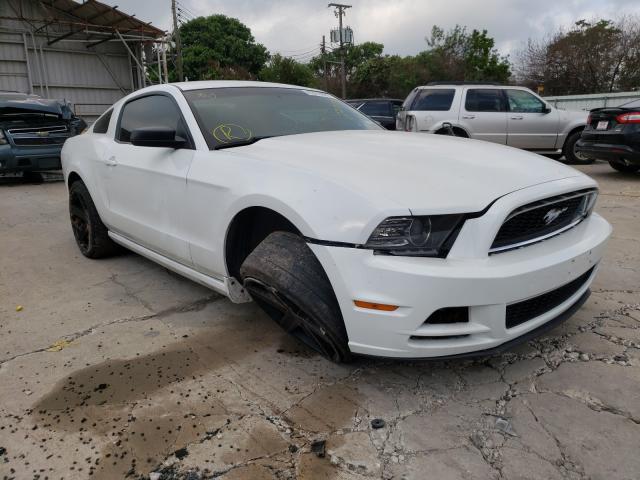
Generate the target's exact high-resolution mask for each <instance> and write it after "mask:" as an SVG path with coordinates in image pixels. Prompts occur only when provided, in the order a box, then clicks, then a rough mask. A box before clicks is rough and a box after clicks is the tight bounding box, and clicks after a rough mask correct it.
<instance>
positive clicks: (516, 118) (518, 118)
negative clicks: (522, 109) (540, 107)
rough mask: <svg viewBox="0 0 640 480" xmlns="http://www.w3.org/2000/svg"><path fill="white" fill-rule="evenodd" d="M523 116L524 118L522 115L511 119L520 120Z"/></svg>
mask: <svg viewBox="0 0 640 480" xmlns="http://www.w3.org/2000/svg"><path fill="white" fill-rule="evenodd" d="M523 118H524V117H523V116H519V117H511V120H522V119H523Z"/></svg>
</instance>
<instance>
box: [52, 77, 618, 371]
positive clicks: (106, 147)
mask: <svg viewBox="0 0 640 480" xmlns="http://www.w3.org/2000/svg"><path fill="white" fill-rule="evenodd" d="M62 164H63V168H64V174H65V180H66V182H67V185H68V187H69V209H70V216H71V223H72V227H73V233H74V235H75V238H76V241H77V244H78V246H79V247H80V250H81V251H82V253H83V254H84V255H85V256H87V257H90V258H98V257H103V256H106V255H108V254H110V253H112V252H114V251H115V250H116V244H119V245H122V246H124V247H126V248H128V249H130V250H133V251H135V252H137V253H139V254H141V255H144V256H145V257H148V258H150V259H151V260H153V261H155V262H158V263H160V264H162V265H164V266H165V267H167V268H169V269H171V270H174V271H176V272H178V273H180V274H182V275H184V276H185V277H188V278H190V279H192V280H194V281H196V282H199V283H201V284H203V285H206V286H207V287H210V288H212V289H213V290H216V291H218V292H221V293H223V294H224V295H227V296H228V297H229V298H230V299H231V300H232V301H234V302H244V301H249V300H251V299H253V300H255V301H256V302H257V303H258V304H259V305H260V306H261V307H262V308H263V309H264V310H265V311H266V313H267V314H269V315H270V316H271V317H272V318H273V319H274V320H275V321H276V322H278V323H279V324H280V325H281V326H282V327H283V328H284V329H285V330H286V331H287V332H289V333H291V334H292V335H294V336H296V337H297V338H298V339H299V340H301V341H302V342H304V343H306V344H307V345H308V346H310V347H312V348H314V349H316V350H318V351H319V352H320V353H322V354H323V355H325V356H326V357H328V358H330V359H332V360H334V361H346V360H348V359H349V358H350V356H351V355H352V354H353V353H358V354H367V355H379V356H388V357H405V358H407V357H409V358H411V357H413V358H416V357H439V358H443V357H455V356H464V355H470V354H487V353H493V352H497V351H500V350H502V349H505V348H508V347H510V346H511V345H513V344H515V343H517V342H519V341H523V340H525V339H527V338H531V337H533V336H534V335H538V334H540V333H541V332H542V331H545V330H546V329H548V328H551V327H552V326H554V325H556V324H557V323H558V322H560V321H561V320H563V319H565V318H567V317H568V316H570V315H571V314H572V313H573V312H575V311H576V310H577V309H578V308H579V307H580V306H581V305H582V303H584V301H585V300H586V298H587V296H588V294H589V290H588V289H589V285H590V284H591V282H592V280H593V277H594V275H595V272H596V270H597V267H598V262H599V261H600V259H601V258H602V255H603V250H604V247H605V244H606V242H607V239H608V237H609V235H610V233H611V227H610V226H609V224H608V223H607V222H606V221H605V220H604V219H603V218H602V217H600V216H599V215H597V214H595V213H592V209H593V205H594V203H595V200H596V196H597V186H596V183H595V182H594V181H593V180H592V179H590V178H589V177H587V176H586V175H583V174H582V173H580V172H578V171H576V170H574V169H572V168H570V167H567V166H565V165H562V164H560V163H558V162H555V161H552V160H548V159H545V158H543V157H541V156H538V155H535V154H532V153H527V152H524V151H520V150H516V149H512V148H508V147H503V146H498V145H495V144H491V143H484V142H480V141H474V140H468V139H460V138H452V137H443V136H422V135H410V134H406V133H402V132H388V131H385V130H383V129H381V128H380V127H379V126H378V125H377V124H375V123H374V122H372V121H371V120H369V119H368V118H367V117H365V116H364V115H362V114H361V113H359V112H357V111H356V110H354V109H353V108H351V107H349V106H348V105H346V104H344V103H343V102H341V101H340V100H338V99H337V98H335V97H333V96H331V95H328V94H326V93H324V92H320V91H317V90H313V89H307V88H302V87H293V86H290V85H278V84H268V83H259V82H232V81H217V82H214V81H210V82H189V83H180V84H171V85H159V86H153V87H149V88H145V89H143V90H139V91H136V92H134V93H132V94H130V95H129V96H127V97H125V98H123V99H122V100H120V101H119V102H118V103H116V104H115V105H114V106H113V108H111V109H110V110H108V111H107V112H106V113H105V114H104V115H103V116H102V117H101V118H100V119H98V120H97V121H96V122H95V124H94V125H93V126H92V128H91V129H90V130H89V131H87V132H86V133H85V134H83V135H79V136H76V137H73V138H71V139H69V140H67V142H66V143H65V145H64V149H63V152H62Z"/></svg>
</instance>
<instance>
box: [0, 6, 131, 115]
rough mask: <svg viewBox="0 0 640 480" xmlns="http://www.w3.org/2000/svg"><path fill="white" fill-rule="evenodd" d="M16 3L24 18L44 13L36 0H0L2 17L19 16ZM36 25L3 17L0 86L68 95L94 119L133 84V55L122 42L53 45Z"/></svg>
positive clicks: (0, 22)
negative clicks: (93, 46) (130, 54)
mask: <svg viewBox="0 0 640 480" xmlns="http://www.w3.org/2000/svg"><path fill="white" fill-rule="evenodd" d="M18 4H19V5H18ZM17 8H20V9H21V13H22V15H23V16H24V17H26V18H44V16H45V15H46V11H45V10H44V9H43V7H42V6H41V5H40V3H39V2H38V1H37V0H21V1H17V2H16V1H13V2H10V1H9V0H0V16H17V15H16V9H17ZM51 28H54V27H51ZM51 28H50V29H49V32H50V33H51ZM33 30H36V28H35V26H34V25H29V24H28V23H27V22H20V21H13V20H6V19H0V90H5V91H17V92H22V93H35V94H37V95H41V96H43V97H47V98H58V99H66V100H67V101H69V102H70V103H71V104H73V106H74V109H75V111H76V114H78V115H81V116H83V117H84V118H85V119H86V120H87V121H88V122H92V121H93V120H95V119H96V118H97V117H98V116H99V115H100V114H102V112H104V111H105V110H106V109H107V108H108V107H109V105H111V104H113V103H114V102H116V101H117V100H118V99H120V98H122V97H123V96H124V95H126V94H128V93H130V92H131V91H133V90H134V89H135V85H136V81H135V80H134V78H133V74H132V64H131V61H130V57H129V55H128V53H127V51H126V49H125V48H124V46H123V45H122V44H121V43H116V42H105V43H103V44H101V45H98V46H96V47H95V48H91V49H87V48H86V46H85V45H86V44H85V43H82V42H76V41H71V40H62V41H59V42H56V43H54V44H53V45H51V46H49V45H47V42H48V41H49V39H50V38H51V37H49V38H47V37H46V36H45V35H44V34H43V33H42V32H37V33H36V34H35V35H32V34H31V32H32V31H33ZM34 43H35V45H34Z"/></svg>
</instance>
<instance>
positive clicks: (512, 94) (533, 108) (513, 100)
mask: <svg viewBox="0 0 640 480" xmlns="http://www.w3.org/2000/svg"><path fill="white" fill-rule="evenodd" d="M507 99H508V100H509V111H511V112H515V113H542V112H543V111H544V109H545V107H546V105H545V104H544V103H543V102H542V101H540V100H539V99H538V98H536V97H535V96H533V95H531V94H530V93H529V92H525V91H523V90H507Z"/></svg>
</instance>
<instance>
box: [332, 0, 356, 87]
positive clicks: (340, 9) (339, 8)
mask: <svg viewBox="0 0 640 480" xmlns="http://www.w3.org/2000/svg"><path fill="white" fill-rule="evenodd" d="M328 6H329V7H335V9H336V10H335V14H336V17H338V28H339V33H340V70H341V74H340V76H341V77H342V78H341V80H342V98H343V99H344V98H347V71H346V68H345V65H344V38H343V34H344V32H343V30H342V17H343V16H344V15H345V10H346V9H347V8H351V5H344V4H342V3H330V4H329V5H328Z"/></svg>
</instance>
